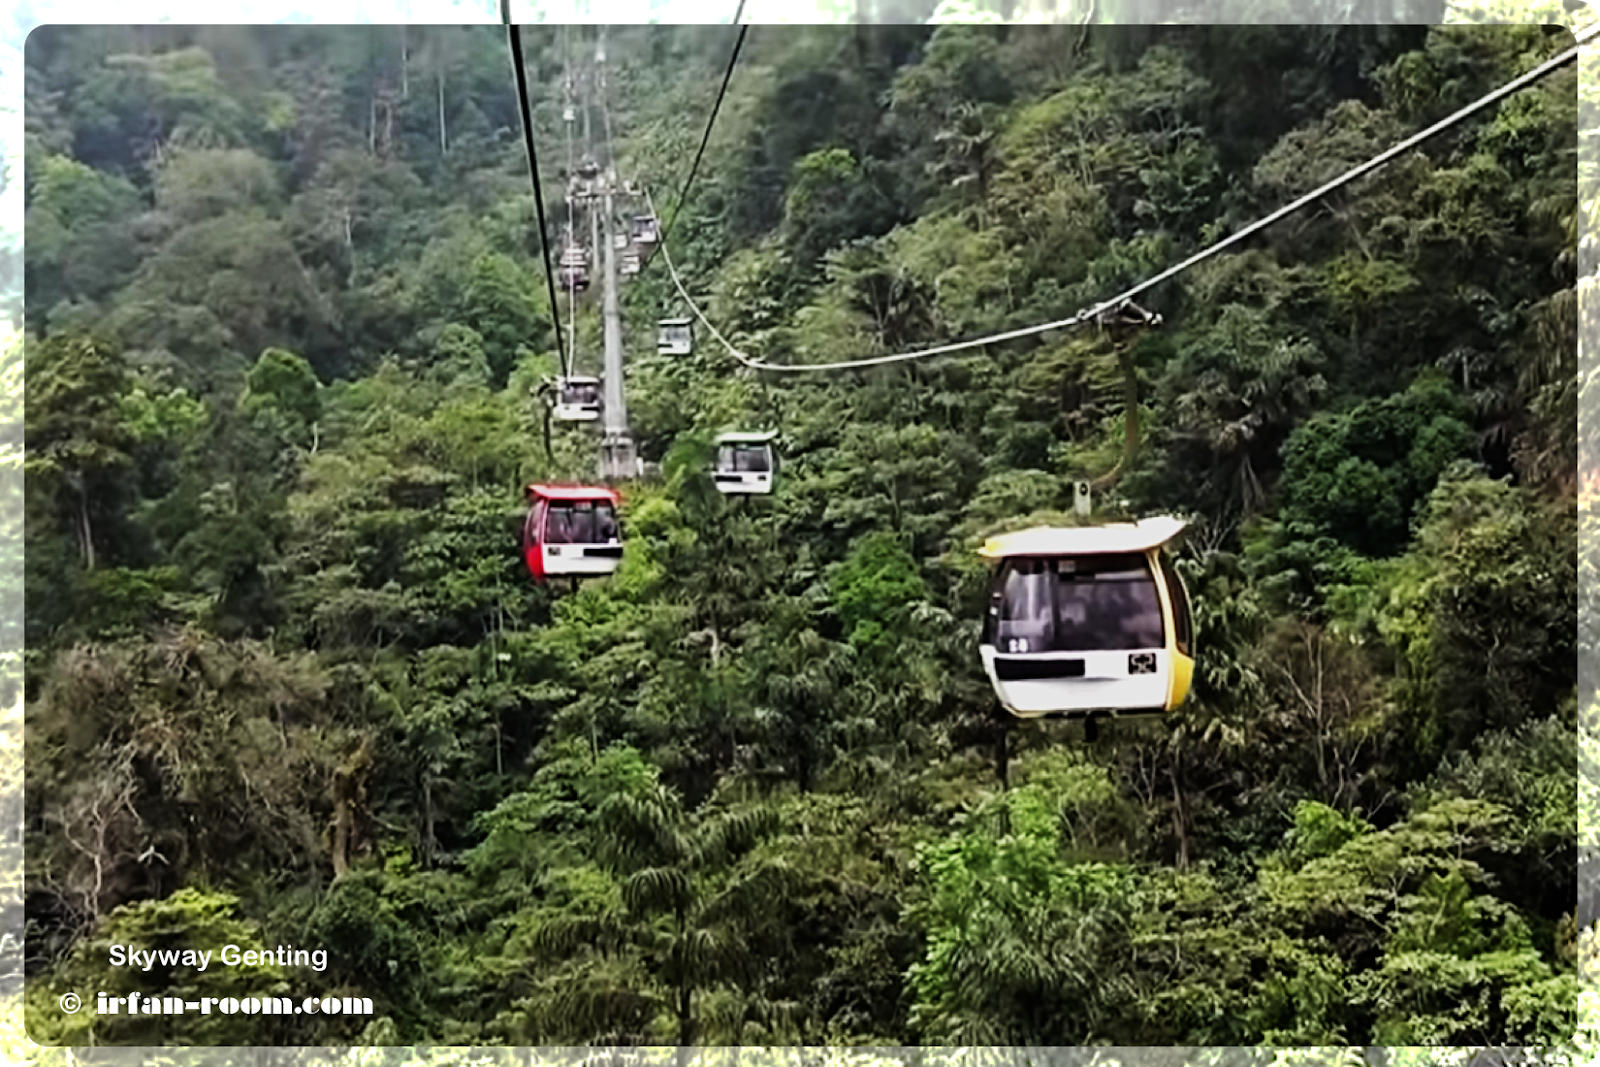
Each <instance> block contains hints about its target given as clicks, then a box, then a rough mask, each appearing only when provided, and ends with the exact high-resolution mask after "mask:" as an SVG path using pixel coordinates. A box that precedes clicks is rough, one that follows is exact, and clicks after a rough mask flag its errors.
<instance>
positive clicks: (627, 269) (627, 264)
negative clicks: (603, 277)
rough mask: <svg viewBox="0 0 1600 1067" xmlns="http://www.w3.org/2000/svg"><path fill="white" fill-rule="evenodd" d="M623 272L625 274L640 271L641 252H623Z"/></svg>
mask: <svg viewBox="0 0 1600 1067" xmlns="http://www.w3.org/2000/svg"><path fill="white" fill-rule="evenodd" d="M622 273H623V274H638V273H639V253H637V252H624V253H622Z"/></svg>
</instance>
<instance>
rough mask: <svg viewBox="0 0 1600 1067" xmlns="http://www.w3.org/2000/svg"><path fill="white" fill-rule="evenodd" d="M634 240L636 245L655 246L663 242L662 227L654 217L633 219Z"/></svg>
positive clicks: (635, 217)
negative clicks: (660, 241) (658, 242)
mask: <svg viewBox="0 0 1600 1067" xmlns="http://www.w3.org/2000/svg"><path fill="white" fill-rule="evenodd" d="M633 240H634V243H635V244H641V245H653V244H655V243H656V242H657V241H659V240H661V227H660V225H659V224H657V222H656V217H655V216H654V215H635V216H634V217H633Z"/></svg>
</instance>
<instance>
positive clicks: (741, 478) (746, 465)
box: [711, 430, 778, 494]
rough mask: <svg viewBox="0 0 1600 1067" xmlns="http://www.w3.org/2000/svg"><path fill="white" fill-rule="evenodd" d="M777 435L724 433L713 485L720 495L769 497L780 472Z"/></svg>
mask: <svg viewBox="0 0 1600 1067" xmlns="http://www.w3.org/2000/svg"><path fill="white" fill-rule="evenodd" d="M777 436H778V431H776V430H768V431H766V432H765V433H725V434H722V435H720V436H719V437H718V438H717V467H716V470H715V471H713V472H712V475H711V478H712V481H714V482H715V483H716V486H717V491H718V492H721V493H762V494H765V493H770V492H772V478H773V475H774V474H775V473H776V472H777V466H778V463H777V460H778V456H777V450H776V449H774V448H773V447H772V442H773V441H774V440H775V439H776V438H777Z"/></svg>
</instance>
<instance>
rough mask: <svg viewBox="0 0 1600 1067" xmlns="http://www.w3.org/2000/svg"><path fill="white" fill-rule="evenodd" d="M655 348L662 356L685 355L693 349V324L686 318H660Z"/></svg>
mask: <svg viewBox="0 0 1600 1067" xmlns="http://www.w3.org/2000/svg"><path fill="white" fill-rule="evenodd" d="M659 325H660V327H661V332H660V333H659V335H658V340H657V343H656V350H657V351H658V352H660V353H661V354H662V355H663V356H687V355H689V354H690V353H692V352H693V351H694V326H693V324H692V323H691V322H690V320H688V319H662V320H661V322H660V324H659Z"/></svg>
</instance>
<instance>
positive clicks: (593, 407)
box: [555, 375, 600, 422]
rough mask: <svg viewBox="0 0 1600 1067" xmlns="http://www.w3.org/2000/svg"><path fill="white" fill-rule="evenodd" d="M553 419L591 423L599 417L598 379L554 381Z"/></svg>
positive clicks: (575, 378) (563, 379)
mask: <svg viewBox="0 0 1600 1067" xmlns="http://www.w3.org/2000/svg"><path fill="white" fill-rule="evenodd" d="M555 417H556V418H557V419H559V420H561V421H562V422H593V421H594V420H596V419H598V418H599V417H600V379H599V378H583V377H578V376H576V375H574V376H573V377H571V378H557V379H556V409H555Z"/></svg>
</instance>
